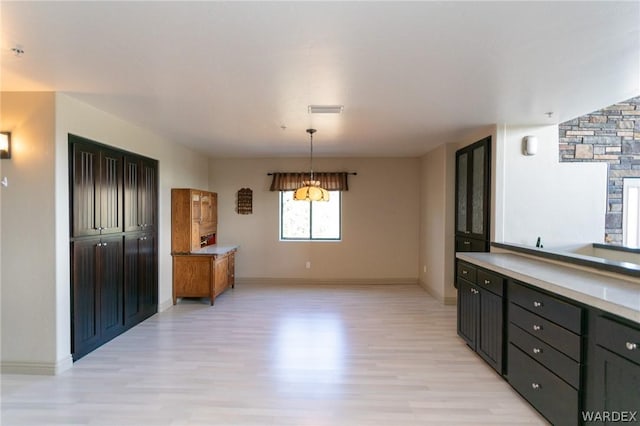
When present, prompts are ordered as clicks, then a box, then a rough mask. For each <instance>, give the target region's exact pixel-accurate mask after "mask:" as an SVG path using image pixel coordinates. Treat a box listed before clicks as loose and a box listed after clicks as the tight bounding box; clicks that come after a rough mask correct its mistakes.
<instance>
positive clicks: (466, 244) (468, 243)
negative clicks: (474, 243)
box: [462, 241, 471, 246]
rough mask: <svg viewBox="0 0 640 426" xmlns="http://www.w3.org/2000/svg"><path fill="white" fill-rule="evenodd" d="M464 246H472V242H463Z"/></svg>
mask: <svg viewBox="0 0 640 426" xmlns="http://www.w3.org/2000/svg"><path fill="white" fill-rule="evenodd" d="M462 244H464V245H465V246H470V245H471V241H463V242H462Z"/></svg>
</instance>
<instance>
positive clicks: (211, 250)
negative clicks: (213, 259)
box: [190, 244, 238, 256]
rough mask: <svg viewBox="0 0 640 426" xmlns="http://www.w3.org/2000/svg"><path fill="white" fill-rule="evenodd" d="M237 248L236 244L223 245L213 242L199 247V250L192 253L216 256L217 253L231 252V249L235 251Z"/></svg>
mask: <svg viewBox="0 0 640 426" xmlns="http://www.w3.org/2000/svg"><path fill="white" fill-rule="evenodd" d="M237 249H238V246H234V245H226V246H221V245H218V244H212V245H210V246H206V247H202V248H201V249H198V250H193V251H192V252H191V253H190V254H195V255H203V256H216V255H221V254H225V253H229V252H230V251H234V250H237Z"/></svg>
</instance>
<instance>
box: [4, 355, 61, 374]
mask: <svg viewBox="0 0 640 426" xmlns="http://www.w3.org/2000/svg"><path fill="white" fill-rule="evenodd" d="M72 366H73V359H72V358H71V354H69V356H67V357H65V358H63V359H61V360H58V361H57V362H53V363H48V362H20V361H2V362H1V363H0V370H2V374H36V375H43V376H55V375H57V374H60V373H62V372H63V371H66V370H68V369H70V368H71V367H72Z"/></svg>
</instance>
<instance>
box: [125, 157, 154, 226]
mask: <svg viewBox="0 0 640 426" xmlns="http://www.w3.org/2000/svg"><path fill="white" fill-rule="evenodd" d="M157 173H158V162H157V161H155V160H151V159H149V158H142V157H137V156H130V155H128V156H127V157H126V158H125V165H124V212H125V215H124V222H125V223H124V227H125V232H131V231H145V232H150V231H153V230H155V229H156V222H157V214H158V213H157V211H158V210H157V185H158V182H157Z"/></svg>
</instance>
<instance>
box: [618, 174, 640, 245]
mask: <svg viewBox="0 0 640 426" xmlns="http://www.w3.org/2000/svg"><path fill="white" fill-rule="evenodd" d="M622 187H623V191H624V195H623V196H624V198H623V206H622V237H623V243H624V245H625V246H627V247H638V246H640V244H639V243H640V178H625V179H623V181H622Z"/></svg>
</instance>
